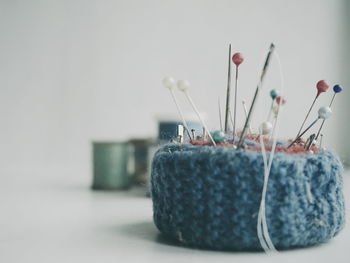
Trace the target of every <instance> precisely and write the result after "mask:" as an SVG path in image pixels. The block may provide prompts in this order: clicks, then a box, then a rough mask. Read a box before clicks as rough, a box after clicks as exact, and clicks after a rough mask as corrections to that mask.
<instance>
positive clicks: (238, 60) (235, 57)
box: [232, 53, 244, 139]
mask: <svg viewBox="0 0 350 263" xmlns="http://www.w3.org/2000/svg"><path fill="white" fill-rule="evenodd" d="M243 61H244V58H243V56H242V54H241V53H235V54H233V56H232V62H233V63H234V64H235V65H236V78H235V107H234V111H233V139H234V138H235V133H236V115H237V89H238V67H239V65H241V64H242V62H243Z"/></svg>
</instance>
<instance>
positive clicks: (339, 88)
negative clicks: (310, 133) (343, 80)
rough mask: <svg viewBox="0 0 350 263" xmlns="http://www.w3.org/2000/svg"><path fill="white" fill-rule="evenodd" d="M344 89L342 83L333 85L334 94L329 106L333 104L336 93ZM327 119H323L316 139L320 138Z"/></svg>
mask: <svg viewBox="0 0 350 263" xmlns="http://www.w3.org/2000/svg"><path fill="white" fill-rule="evenodd" d="M342 90H343V88H342V87H341V86H340V85H338V84H337V85H335V86H334V87H333V91H334V94H333V97H332V99H331V102H330V103H329V107H331V106H332V104H333V101H334V98H335V95H337V93H340V92H341V91H342ZM325 121H326V120H323V121H322V124H321V126H320V128H319V129H318V132H317V135H316V138H315V140H316V141H317V139H318V136H320V132H321V130H322V127H323V124H324V122H325Z"/></svg>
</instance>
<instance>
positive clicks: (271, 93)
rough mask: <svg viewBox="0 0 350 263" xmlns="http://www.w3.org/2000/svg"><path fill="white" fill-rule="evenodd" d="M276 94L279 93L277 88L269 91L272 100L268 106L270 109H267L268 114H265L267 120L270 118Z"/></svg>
mask: <svg viewBox="0 0 350 263" xmlns="http://www.w3.org/2000/svg"><path fill="white" fill-rule="evenodd" d="M278 95H279V92H278V91H277V90H275V89H273V90H271V91H270V97H271V99H272V102H271V107H270V110H269V114H268V115H267V120H268V121H269V120H270V118H271V112H272V109H273V106H274V104H275V100H276V98H277V97H278Z"/></svg>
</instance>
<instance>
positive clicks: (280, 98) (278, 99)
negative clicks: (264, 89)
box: [276, 96, 286, 105]
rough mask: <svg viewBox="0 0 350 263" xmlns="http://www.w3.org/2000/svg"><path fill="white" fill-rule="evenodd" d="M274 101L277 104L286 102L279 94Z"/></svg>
mask: <svg viewBox="0 0 350 263" xmlns="http://www.w3.org/2000/svg"><path fill="white" fill-rule="evenodd" d="M276 102H277V104H278V105H284V104H286V100H285V99H284V98H282V97H281V96H278V97H277V98H276Z"/></svg>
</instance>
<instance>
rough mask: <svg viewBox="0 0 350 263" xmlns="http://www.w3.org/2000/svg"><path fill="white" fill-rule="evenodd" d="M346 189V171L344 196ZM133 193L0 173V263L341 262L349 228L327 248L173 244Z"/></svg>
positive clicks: (70, 178)
mask: <svg viewBox="0 0 350 263" xmlns="http://www.w3.org/2000/svg"><path fill="white" fill-rule="evenodd" d="M349 184H350V173H347V175H346V176H345V195H346V196H349V195H350V187H349ZM141 190H142V189H135V188H134V189H132V190H130V191H119V192H101V191H91V190H90V189H89V181H88V177H87V176H86V177H82V178H81V179H77V177H76V175H75V174H69V173H66V174H56V175H54V174H50V175H48V174H44V173H37V174H33V173H27V174H26V173H6V172H1V181H0V208H1V210H0V211H1V212H0V262H4V263H10V262H36V263H41V262H45V263H55V262H60V263H63V262H64V263H67V262H103V263H108V262H114V263H116V262H181V263H183V262H193V261H194V262H202V263H203V262H214V261H217V262H240V261H242V262H243V261H244V262H261V260H267V259H268V260H269V262H282V260H283V263H286V262H299V263H300V262H318V263H320V262H327V263H329V262H349V260H347V257H349V256H348V255H350V254H349V249H350V246H349V244H350V228H349V226H346V227H345V229H344V230H343V231H342V232H341V233H340V234H339V235H338V236H337V237H336V238H334V239H333V240H331V241H330V242H328V243H327V244H324V245H321V246H316V247H311V248H306V249H297V250H290V251H284V252H280V253H278V254H273V255H265V254H263V253H231V252H216V251H205V250H198V249H191V248H186V247H181V246H178V245H176V244H174V243H172V242H171V241H169V240H167V239H166V238H164V237H163V236H162V235H161V234H160V233H159V231H158V230H157V229H156V227H155V226H154V224H153V221H152V204H151V200H150V199H149V198H146V197H145V196H144V193H143V192H142V191H141ZM347 200H348V199H347ZM346 205H347V211H349V202H347V204H346ZM347 221H348V222H349V212H348V213H347Z"/></svg>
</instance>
